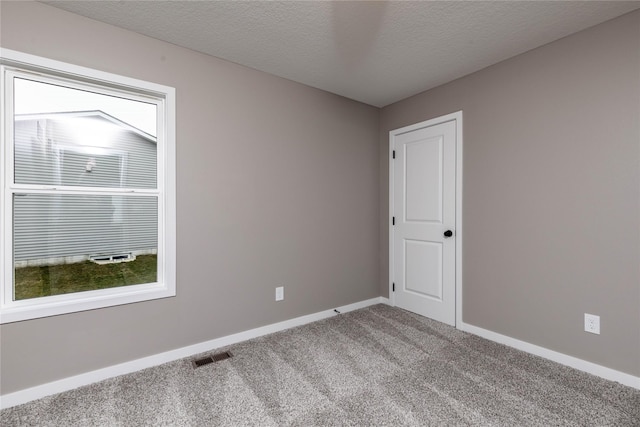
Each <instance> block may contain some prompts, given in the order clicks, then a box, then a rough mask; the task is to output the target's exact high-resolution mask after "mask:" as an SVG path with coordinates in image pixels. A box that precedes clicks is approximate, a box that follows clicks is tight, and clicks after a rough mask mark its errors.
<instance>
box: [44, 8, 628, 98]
mask: <svg viewBox="0 0 640 427" xmlns="http://www.w3.org/2000/svg"><path fill="white" fill-rule="evenodd" d="M44 3H47V4H49V5H51V6H54V7H57V8H60V9H64V10H67V11H70V12H74V13H77V14H80V15H84V16H87V17H90V18H93V19H96V20H98V21H102V22H106V23H109V24H113V25H116V26H118V27H122V28H126V29H129V30H132V31H135V32H137V33H140V34H144V35H147V36H150V37H154V38H157V39H160V40H164V41H167V42H170V43H174V44H176V45H179V46H183V47H187V48H190V49H193V50H196V51H200V52H204V53H207V54H209V55H212V56H216V57H218V58H223V59H226V60H228V61H232V62H235V63H238V64H242V65H246V66H248V67H251V68H255V69H257V70H261V71H265V72H267V73H271V74H275V75H277V76H281V77H284V78H287V79H290V80H293V81H296V82H300V83H303V84H305V85H309V86H313V87H316V88H319V89H323V90H326V91H329V92H333V93H336V94H339V95H342V96H345V97H347V98H351V99H355V100H358V101H361V102H364V103H367V104H370V105H374V106H377V107H382V106H385V105H388V104H391V103H393V102H396V101H399V100H401V99H404V98H406V97H408V96H411V95H414V94H416V93H419V92H422V91H424V90H427V89H430V88H433V87H435V86H438V85H441V84H443V83H446V82H449V81H451V80H454V79H456V78H458V77H462V76H464V75H466V74H469V73H472V72H474V71H477V70H480V69H482V68H484V67H487V66H489V65H492V64H495V63H497V62H499V61H502V60H504V59H507V58H509V57H512V56H514V55H517V54H520V53H523V52H526V51H527V50H530V49H533V48H536V47H538V46H541V45H543V44H546V43H549V42H552V41H554V40H557V39H559V38H561V37H564V36H567V35H569V34H572V33H575V32H577V31H580V30H582V29H585V28H588V27H590V26H593V25H596V24H598V23H600V22H604V21H606V20H609V19H612V18H614V17H617V16H619V15H622V14H624V13H627V12H629V11H632V10H634V9H638V8H640V2H638V1H628V2H618V1H603V2H600V1H544V2H541V1H509V2H504V1H501V2H498V1H467V2H458V1H441V2H434V1H422V2H338V1H337V2H328V1H314V2H310V1H302V2H297V1H296V2H293V1H286V2H266V1H254V2H244V1H168V2H167V1H77V0H76V1H45V2H44Z"/></svg>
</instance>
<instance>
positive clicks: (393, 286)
mask: <svg viewBox="0 0 640 427" xmlns="http://www.w3.org/2000/svg"><path fill="white" fill-rule="evenodd" d="M395 291H396V284H395V283H393V284H392V285H391V292H395Z"/></svg>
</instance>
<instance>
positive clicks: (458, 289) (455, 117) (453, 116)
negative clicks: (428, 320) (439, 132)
mask: <svg viewBox="0 0 640 427" xmlns="http://www.w3.org/2000/svg"><path fill="white" fill-rule="evenodd" d="M450 121H455V122H456V186H455V188H456V197H455V204H456V220H455V221H456V223H455V239H456V261H455V265H456V266H455V293H456V298H455V299H456V303H455V310H456V315H455V323H456V325H455V327H456V328H457V329H461V328H462V110H460V111H456V112H454V113H450V114H446V115H444V116H440V117H436V118H433V119H429V120H426V121H423V122H420V123H415V124H412V125H409V126H404V127H401V128H398V129H394V130H392V131H390V132H389V301H390V303H391V305H392V306H394V307H395V305H396V303H395V294H394V292H393V277H394V267H393V266H394V262H393V261H394V253H393V224H392V221H391V218H393V216H394V206H393V196H394V194H393V184H394V180H393V177H394V158H393V150H394V148H395V147H394V145H395V144H394V138H395V137H396V136H398V135H401V134H403V133H407V132H412V131H415V130H418V129H422V128H426V127H430V126H434V125H439V124H441V123H445V122H450Z"/></svg>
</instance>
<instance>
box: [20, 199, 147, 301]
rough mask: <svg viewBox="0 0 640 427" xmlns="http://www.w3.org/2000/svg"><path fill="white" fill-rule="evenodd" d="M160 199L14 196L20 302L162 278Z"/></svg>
mask: <svg viewBox="0 0 640 427" xmlns="http://www.w3.org/2000/svg"><path fill="white" fill-rule="evenodd" d="M157 248H158V202H157V198H156V197H142V196H125V195H75V194H24V193H20V194H15V195H14V269H15V270H14V273H15V277H14V295H15V299H16V300H20V299H28V298H37V297H42V296H49V295H58V294H63V293H69V292H80V291H86V290H95V289H104V288H112V287H118V286H126V285H135V284H142V283H154V282H156V281H157V261H156V254H157Z"/></svg>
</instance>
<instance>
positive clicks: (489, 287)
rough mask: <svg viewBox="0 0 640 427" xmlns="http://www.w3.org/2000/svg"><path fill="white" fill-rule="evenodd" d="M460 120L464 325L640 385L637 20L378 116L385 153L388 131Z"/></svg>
mask: <svg viewBox="0 0 640 427" xmlns="http://www.w3.org/2000/svg"><path fill="white" fill-rule="evenodd" d="M457 110H463V111H464V113H463V114H464V118H463V123H464V130H463V131H464V168H463V173H464V182H463V185H464V190H463V205H464V208H463V227H464V247H463V259H464V261H463V280H464V283H463V286H464V287H463V320H464V322H465V323H469V324H472V325H476V326H479V327H482V328H486V329H489V330H491V331H495V332H498V333H501V334H504V335H507V336H510V337H514V338H517V339H520V340H523V341H527V342H530V343H533V344H537V345H540V346H543V347H547V348H550V349H553V350H556V351H559V352H562V353H565V354H568V355H572V356H576V357H579V358H581V359H584V360H588V361H591V362H595V363H598V364H601V365H604V366H607V367H610V368H613V369H617V370H620V371H622V372H626V373H630V374H633V375H640V191H639V190H640V129H639V126H640V125H639V123H640V12H634V13H631V14H629V15H626V16H623V17H620V18H618V19H615V20H613V21H609V22H607V23H604V24H601V25H599V26H596V27H593V28H591V29H588V30H586V31H583V32H581V33H578V34H575V35H572V36H570V37H567V38H565V39H562V40H559V41H557V42H555V43H551V44H549V45H546V46H543V47H541V48H539V49H535V50H533V51H530V52H528V53H526V54H523V55H520V56H517V57H515V58H512V59H510V60H507V61H505V62H502V63H500V64H497V65H495V66H492V67H489V68H486V69H484V70H482V71H479V72H477V73H474V74H472V75H469V76H467V77H464V78H462V79H459V80H457V81H454V82H452V83H450V84H447V85H444V86H441V87H439V88H436V89H433V90H430V91H427V92H424V93H421V94H419V95H416V96H414V97H411V98H409V99H406V100H403V101H400V102H398V103H396V104H393V105H391V106H388V107H386V108H384V109H382V114H381V128H380V129H381V130H380V153H387V152H388V132H389V131H390V130H392V129H395V128H398V127H401V126H405V125H408V124H412V123H416V122H419V121H423V120H427V119H430V118H433V117H437V116H440V115H443V114H446V113H450V112H453V111H457ZM380 169H381V174H380V188H381V192H380V204H381V206H380V212H381V221H380V236H381V252H382V253H381V260H382V264H381V272H380V280H381V282H380V293H381V294H383V295H387V293H388V277H389V275H388V261H387V260H388V234H387V233H388V224H389V222H388V212H389V211H388V159H387V158H386V156H385V155H381V157H380ZM585 312H587V313H592V314H597V315H600V316H601V330H602V333H601V335H599V336H597V335H592V334H588V333H586V332H583V314H584V313H585Z"/></svg>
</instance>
